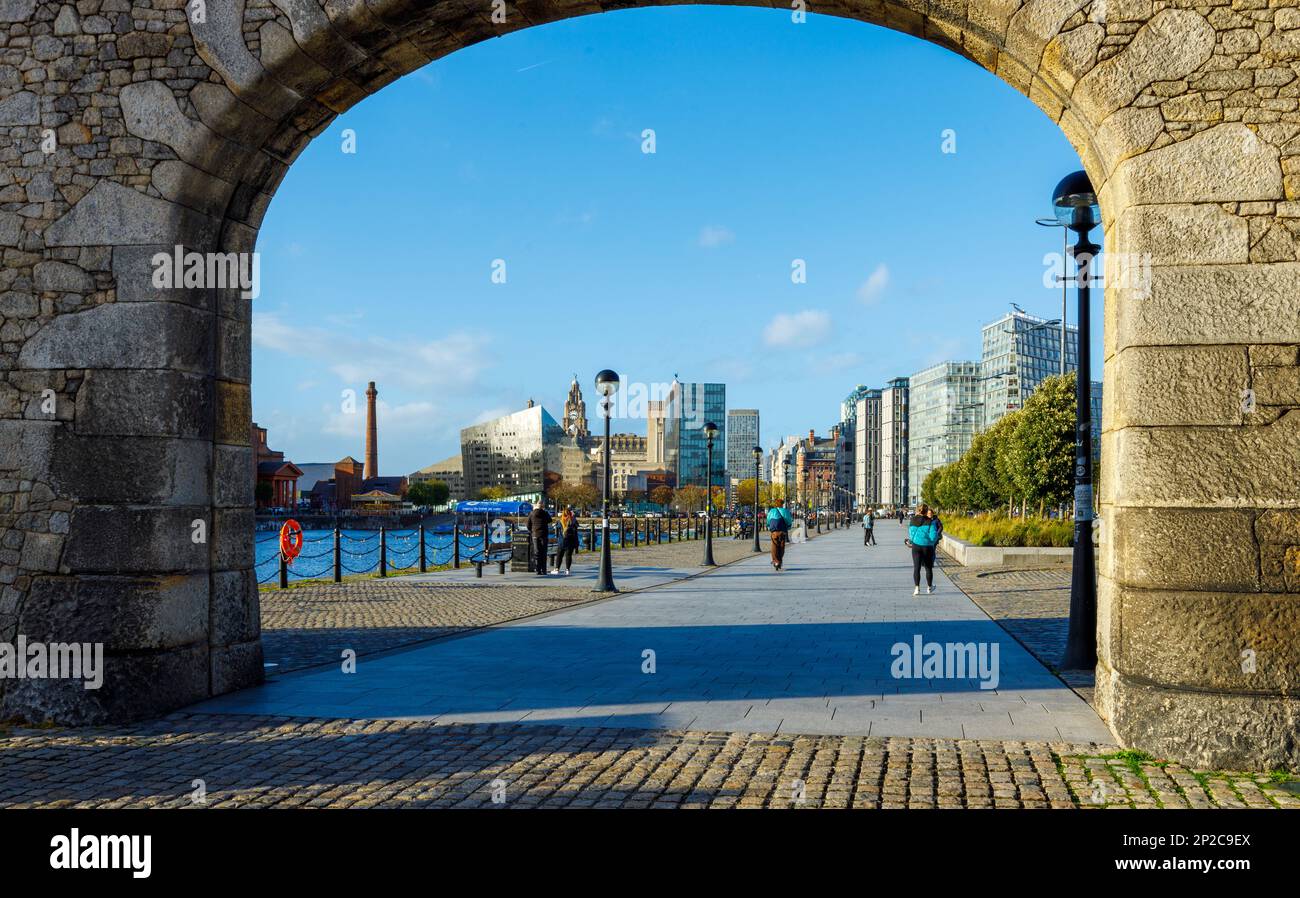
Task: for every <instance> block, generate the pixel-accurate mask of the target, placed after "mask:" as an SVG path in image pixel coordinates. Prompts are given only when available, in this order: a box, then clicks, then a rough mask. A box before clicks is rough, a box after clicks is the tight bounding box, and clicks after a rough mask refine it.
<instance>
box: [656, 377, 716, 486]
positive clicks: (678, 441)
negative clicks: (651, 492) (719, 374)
mask: <svg viewBox="0 0 1300 898" xmlns="http://www.w3.org/2000/svg"><path fill="white" fill-rule="evenodd" d="M707 422H712V423H713V424H714V425H716V426H717V428H718V433H717V435H716V436H715V437H714V440H713V472H712V474H713V476H712V482H713V485H714V486H723V487H725V486H726V483H727V481H726V468H727V462H726V445H727V433H726V429H727V385H726V384H708V383H681V382H680V381H678V380H676V379H674V380H673V384H672V387H671V389H670V390H669V392H668V399H667V404H666V405H665V407H664V465H665V467H667V468H668V470H670V471H672V472H673V475H674V476H675V477H676V480H677V485H678V487H683V486H704V485H705V484H706V483H707V482H708V481H709V479H710V478H709V476H708V475H709V465H708V448H707V443H708V441H707V439H706V437H705V435H704V425H705V424H706V423H707Z"/></svg>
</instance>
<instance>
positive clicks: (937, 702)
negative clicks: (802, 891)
mask: <svg viewBox="0 0 1300 898" xmlns="http://www.w3.org/2000/svg"><path fill="white" fill-rule="evenodd" d="M935 578H936V579H935V582H936V587H937V592H936V594H934V595H922V596H919V597H915V598H914V597H913V596H912V594H911V592H912V589H911V585H912V584H911V563H910V555H909V552H908V550H907V548H906V547H905V546H904V545H903V544H902V528H899V531H898V533H893V532H892V531H891V530H890V528H889V526H888V525H885V527H884V528H883V532H882V534H881V539H880V544H879V545H877V546H873V547H870V548H865V547H863V546H862V545H861V541H860V537H859V536H858V534H857V533H856V532H855V531H853V530H848V531H844V532H835V533H830V534H826V535H824V536H822V537H820V538H818V539H816V540H813V541H811V542H808V543H805V544H802V545H799V546H795V547H792V548H791V550H790V552H789V555H788V558H787V567H786V570H785V571H783V572H781V573H776V572H774V571H773V570H772V569H771V567H770V565H769V564H768V563H767V562H766V559H765V557H756V558H753V559H747V560H744V561H741V562H739V563H737V564H734V565H731V566H728V567H726V568H722V569H720V570H718V571H715V572H712V573H709V574H707V575H705V576H702V577H696V578H693V579H690V580H684V581H680V582H673V583H668V584H666V585H663V586H659V587H657V588H654V589H651V590H647V591H644V592H639V593H636V594H631V595H623V596H619V597H617V598H614V599H611V600H609V601H605V602H600V603H596V604H592V605H583V606H579V607H574V608H570V609H565V610H561V611H557V612H556V613H554V614H550V615H546V616H543V617H537V618H532V619H528V620H522V621H516V622H513V623H508V624H504V625H501V626H499V627H495V628H492V629H489V630H485V631H481V632H477V633H474V634H471V635H468V636H465V637H462V638H458V639H451V640H445V641H441V642H435V643H429V644H426V645H423V646H418V647H414V648H411V649H409V650H403V651H398V652H394V653H392V654H389V655H385V656H380V657H376V658H364V657H363V658H361V659H360V660H359V661H358V664H357V670H356V672H355V673H352V674H345V673H342V672H341V670H339V669H318V670H312V671H304V672H302V673H298V674H291V675H288V676H284V677H280V678H278V679H276V680H275V681H273V682H270V683H268V684H266V685H264V686H261V687H258V688H255V689H249V690H245V691H243V692H239V693H235V694H232V695H227V696H222V697H220V698H217V699H213V700H211V701H208V702H205V703H203V704H202V705H199V706H196V708H195V709H194V710H196V711H201V712H206V713H234V714H276V715H287V716H294V717H350V718H358V719H372V718H373V719H383V718H402V719H418V720H435V721H437V722H439V723H514V722H517V723H523V724H528V723H530V722H534V723H538V724H541V723H545V724H548V725H557V724H558V725H573V726H605V727H628V728H646V729H686V728H692V729H696V730H711V731H720V732H768V733H771V732H782V733H804V734H814V735H862V736H868V735H869V736H912V737H933V738H956V739H961V738H996V739H1017V740H1028V741H1058V740H1062V739H1066V738H1068V739H1070V740H1074V741H1079V740H1085V741H1092V742H1097V743H1101V744H1111V743H1113V741H1114V740H1113V738H1112V737H1111V735H1110V733H1109V731H1108V730H1107V729H1106V727H1105V725H1104V724H1103V723H1102V722H1101V720H1100V719H1099V718H1098V717H1097V716H1096V714H1095V713H1094V712H1093V711H1092V709H1091V708H1090V707H1089V706H1088V705H1087V704H1086V703H1085V702H1084V701H1083V700H1082V699H1080V698H1079V697H1078V696H1077V695H1076V694H1075V693H1073V692H1072V691H1071V690H1070V689H1069V688H1068V687H1066V686H1065V685H1064V684H1063V683H1062V682H1061V681H1060V680H1059V679H1057V678H1056V677H1055V676H1053V675H1052V674H1051V673H1050V672H1049V671H1048V670H1047V669H1046V668H1045V667H1043V665H1042V664H1040V663H1039V662H1038V661H1037V660H1035V659H1034V658H1033V656H1031V655H1030V654H1029V653H1028V652H1026V651H1025V650H1024V649H1023V648H1022V647H1021V646H1020V644H1019V643H1017V642H1016V641H1015V640H1014V639H1012V638H1011V637H1010V636H1008V635H1007V634H1006V632H1005V631H1003V630H1002V629H1001V628H1000V627H999V626H998V625H997V624H996V623H994V622H993V621H991V620H990V619H989V618H988V616H987V615H985V614H984V612H983V611H981V610H980V609H979V607H978V606H976V605H975V604H974V603H973V602H972V601H971V600H970V599H968V598H967V597H966V596H965V595H964V594H963V593H962V592H961V591H960V590H958V589H956V588H955V587H954V586H953V585H952V583H951V582H950V581H949V580H948V579H947V577H946V576H945V575H944V574H943V573H942V572H941V571H938V570H936V572H935ZM917 637H920V638H921V639H922V641H923V642H927V643H928V642H939V643H949V642H953V643H963V644H965V643H975V644H977V645H978V644H981V643H986V644H989V645H990V646H991V645H993V644H996V645H997V647H998V653H999V654H998V661H999V664H998V667H997V670H996V674H997V678H998V682H997V684H996V688H995V689H983V688H980V681H979V680H978V679H976V678H970V677H967V678H952V677H950V678H934V679H923V678H918V679H898V678H895V677H894V676H893V675H892V672H891V667H892V665H893V661H894V656H893V654H892V648H893V646H894V645H895V644H897V643H903V644H905V645H907V646H911V645H913V643H914V639H915V638H917ZM647 652H652V653H653V656H652V657H653V663H654V665H653V666H654V670H653V672H652V673H651V672H646V671H645V670H643V666H644V667H646V668H648V667H649V660H648V658H650V657H651V656H648V655H647V654H646V653H647Z"/></svg>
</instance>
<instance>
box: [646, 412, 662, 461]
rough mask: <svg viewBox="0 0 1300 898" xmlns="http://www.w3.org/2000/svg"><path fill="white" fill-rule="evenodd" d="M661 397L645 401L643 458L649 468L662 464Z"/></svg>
mask: <svg viewBox="0 0 1300 898" xmlns="http://www.w3.org/2000/svg"><path fill="white" fill-rule="evenodd" d="M665 405H666V403H665V401H664V400H662V399H650V400H648V401H647V402H646V419H645V460H646V464H647V465H649V466H650V467H651V468H655V469H658V468H662V467H663V466H664V463H665V462H664V406H665Z"/></svg>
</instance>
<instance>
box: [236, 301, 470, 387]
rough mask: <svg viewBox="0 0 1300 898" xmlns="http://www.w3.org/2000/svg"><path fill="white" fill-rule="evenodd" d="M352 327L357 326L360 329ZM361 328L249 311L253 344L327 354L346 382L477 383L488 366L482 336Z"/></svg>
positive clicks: (332, 367) (306, 354) (274, 349)
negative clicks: (406, 334)
mask: <svg viewBox="0 0 1300 898" xmlns="http://www.w3.org/2000/svg"><path fill="white" fill-rule="evenodd" d="M357 331H361V333H360V334H358V333H357ZM364 331H365V328H364V326H362V327H359V328H358V327H357V326H356V325H353V326H352V327H351V328H349V329H341V328H334V329H325V328H320V327H315V326H312V325H306V326H303V327H296V326H294V325H292V324H291V323H289V322H286V321H285V320H283V319H281V318H280V316H279V315H277V314H275V313H273V312H255V313H254V314H253V345H254V346H258V347H260V348H262V349H269V350H271V351H272V352H281V353H284V354H286V355H292V356H297V357H300V358H308V359H312V360H313V361H320V360H328V367H329V370H330V371H332V372H333V373H334V374H336V375H337V376H338V377H339V378H341V379H342V380H343V381H345V382H351V383H358V384H365V383H366V382H367V381H371V380H373V381H375V382H376V383H378V384H379V385H380V388H381V389H382V388H383V385H384V384H391V385H394V386H398V387H406V388H410V389H427V388H431V387H432V388H437V389H455V390H463V389H465V388H468V387H471V386H474V385H475V384H477V383H478V380H479V377H480V375H481V374H482V373H483V372H484V371H485V370H486V369H487V368H488V367H489V366H490V364H491V362H492V359H490V358H489V357H488V356H487V346H488V343H489V340H488V338H487V337H485V336H481V335H478V334H470V333H466V332H456V333H451V334H448V335H447V336H445V337H440V338H438V339H436V340H427V341H423V342H421V341H417V340H412V339H394V338H390V337H386V336H379V335H366V334H365V333H364Z"/></svg>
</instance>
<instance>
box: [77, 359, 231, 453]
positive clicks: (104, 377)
mask: <svg viewBox="0 0 1300 898" xmlns="http://www.w3.org/2000/svg"><path fill="white" fill-rule="evenodd" d="M212 391H213V387H212V381H211V380H210V379H209V378H206V377H203V376H201V375H197V374H185V373H183V372H180V371H139V370H113V369H108V368H104V369H97V370H92V371H88V372H86V378H85V380H84V381H83V383H82V386H81V389H80V390H79V391H78V392H77V414H76V418H75V421H76V430H77V433H81V434H88V435H102V436H108V435H120V436H172V437H186V438H192V439H211V438H212V402H213V399H212Z"/></svg>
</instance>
